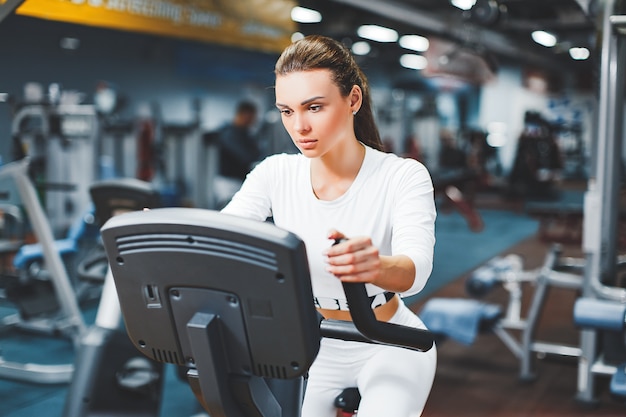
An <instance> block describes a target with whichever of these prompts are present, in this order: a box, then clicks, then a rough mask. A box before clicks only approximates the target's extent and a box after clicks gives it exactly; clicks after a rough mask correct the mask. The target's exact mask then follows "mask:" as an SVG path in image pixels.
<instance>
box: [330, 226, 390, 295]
mask: <svg viewBox="0 0 626 417" xmlns="http://www.w3.org/2000/svg"><path fill="white" fill-rule="evenodd" d="M328 238H329V239H333V240H339V239H342V240H343V241H342V242H340V243H338V244H336V245H333V246H331V247H330V248H328V249H327V250H326V251H325V252H324V255H325V256H326V257H327V262H328V266H327V268H326V269H327V271H328V272H330V273H331V274H333V275H335V276H336V277H337V278H339V279H340V280H341V281H344V282H369V283H375V282H376V280H377V278H378V277H379V276H380V274H381V262H380V256H379V254H378V248H376V247H375V246H374V245H373V244H372V240H371V239H370V238H369V237H365V236H363V237H354V238H350V239H347V238H346V236H345V235H343V234H342V233H340V232H338V231H337V230H331V231H330V232H329V233H328Z"/></svg>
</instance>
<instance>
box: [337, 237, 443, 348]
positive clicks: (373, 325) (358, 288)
mask: <svg viewBox="0 0 626 417" xmlns="http://www.w3.org/2000/svg"><path fill="white" fill-rule="evenodd" d="M341 241H342V240H335V243H334V244H335V245H336V244H338V243H340V242H341ZM342 285H343V290H344V292H345V294H346V300H347V301H348V307H349V309H350V315H351V316H352V321H353V323H354V325H355V327H356V328H357V329H358V330H359V332H361V333H362V334H363V335H364V336H365V337H366V338H367V339H370V340H371V341H373V342H376V343H381V344H386V345H393V346H399V347H404V348H410V349H415V350H419V351H422V352H426V351H428V350H430V349H431V348H432V347H433V345H434V343H435V342H434V335H433V333H432V332H430V331H428V330H423V329H416V328H414V327H408V326H402V325H399V324H395V323H387V322H383V321H378V320H377V319H376V316H375V315H374V311H373V310H372V306H371V301H370V299H369V297H368V296H367V290H366V289H365V284H363V283H359V282H343V283H342Z"/></svg>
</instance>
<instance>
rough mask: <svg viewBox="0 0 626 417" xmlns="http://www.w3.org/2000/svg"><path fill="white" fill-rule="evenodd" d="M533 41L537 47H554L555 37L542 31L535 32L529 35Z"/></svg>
mask: <svg viewBox="0 0 626 417" xmlns="http://www.w3.org/2000/svg"><path fill="white" fill-rule="evenodd" d="M531 36H532V38H533V40H534V41H535V42H537V43H538V44H539V45H543V46H546V47H548V48H551V47H553V46H554V45H556V36H554V35H553V34H551V33H550V32H545V31H543V30H536V31H534V32H533V33H532V34H531Z"/></svg>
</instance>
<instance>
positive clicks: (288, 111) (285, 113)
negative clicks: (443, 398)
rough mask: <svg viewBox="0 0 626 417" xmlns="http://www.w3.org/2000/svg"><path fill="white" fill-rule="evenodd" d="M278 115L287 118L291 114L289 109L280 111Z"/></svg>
mask: <svg viewBox="0 0 626 417" xmlns="http://www.w3.org/2000/svg"><path fill="white" fill-rule="evenodd" d="M280 114H281V115H283V116H289V115H290V114H291V110H289V109H282V110H281V111H280Z"/></svg>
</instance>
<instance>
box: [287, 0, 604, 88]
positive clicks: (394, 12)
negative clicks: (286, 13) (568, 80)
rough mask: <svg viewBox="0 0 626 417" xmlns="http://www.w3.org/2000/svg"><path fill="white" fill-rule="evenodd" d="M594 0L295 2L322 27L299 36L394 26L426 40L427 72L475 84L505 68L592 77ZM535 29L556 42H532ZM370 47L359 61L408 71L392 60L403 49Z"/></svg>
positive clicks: (304, 28) (344, 36)
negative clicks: (581, 55) (585, 53)
mask: <svg viewBox="0 0 626 417" xmlns="http://www.w3.org/2000/svg"><path fill="white" fill-rule="evenodd" d="M598 2H601V0H598V1H596V0H477V2H476V4H475V5H474V7H473V8H472V9H470V10H467V11H464V10H461V9H459V8H457V7H455V6H453V5H452V4H451V3H450V1H449V0H384V1H381V0H300V1H299V3H300V5H301V6H303V7H309V8H312V9H315V10H318V11H320V12H321V13H322V16H323V19H322V21H321V22H320V23H312V24H300V31H301V32H302V33H304V34H311V33H318V34H324V35H328V36H331V37H333V38H335V39H339V40H342V41H343V42H344V43H346V44H348V45H350V44H351V43H353V42H356V41H358V40H362V39H359V37H358V35H357V34H356V29H357V28H358V27H359V26H360V25H362V24H378V25H382V26H386V27H389V28H393V29H395V30H397V31H398V33H399V34H400V35H403V34H419V35H422V36H426V37H427V38H429V41H430V48H429V50H428V51H427V52H425V53H424V55H425V56H426V57H427V58H428V60H429V68H427V69H425V70H424V72H425V73H426V72H427V71H431V72H432V73H437V72H438V71H439V72H449V73H451V74H455V73H457V75H459V76H460V77H461V78H465V79H466V80H467V81H471V82H474V83H482V82H484V81H486V80H488V79H489V78H490V77H493V75H495V74H496V73H497V72H498V69H499V67H500V66H501V65H502V64H505V63H508V64H517V65H521V66H524V67H525V68H531V69H537V70H544V71H548V72H552V73H554V74H562V73H563V71H567V72H568V73H574V74H576V75H577V76H580V75H581V74H582V75H587V74H590V71H591V70H592V68H593V65H594V50H595V44H596V39H597V38H598V36H597V23H596V21H597V19H598V17H597V15H598V13H597V10H596V9H597V8H598V5H597V4H598ZM535 30H545V31H549V32H551V33H553V34H554V35H556V37H557V40H558V42H557V45H556V46H554V47H552V48H547V47H545V46H541V45H539V44H537V43H536V42H534V41H533V40H532V38H531V33H532V32H533V31H535ZM370 44H371V46H372V50H371V52H370V54H368V55H367V56H365V57H359V59H360V60H361V62H362V63H365V64H367V65H376V66H382V67H383V68H388V69H389V70H391V69H392V68H393V69H394V71H397V72H398V73H401V72H402V71H405V72H406V70H404V69H401V67H400V66H399V65H398V59H399V57H400V55H401V54H403V53H406V52H407V51H406V50H404V49H403V48H401V47H400V46H399V45H397V43H377V42H370ZM570 47H585V48H588V49H589V50H590V51H591V57H590V59H588V60H586V61H575V60H573V59H572V58H571V57H570V55H569V48H570ZM442 56H443V57H444V58H446V63H447V65H448V66H447V67H446V68H447V69H443V68H441V67H442V66H441V65H440V66H439V67H440V68H433V66H432V64H431V62H432V61H437V62H439V63H441V61H442V59H441V57H442ZM448 58H454V59H448ZM426 75H428V74H426Z"/></svg>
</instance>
